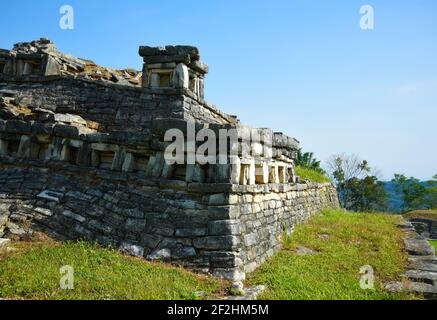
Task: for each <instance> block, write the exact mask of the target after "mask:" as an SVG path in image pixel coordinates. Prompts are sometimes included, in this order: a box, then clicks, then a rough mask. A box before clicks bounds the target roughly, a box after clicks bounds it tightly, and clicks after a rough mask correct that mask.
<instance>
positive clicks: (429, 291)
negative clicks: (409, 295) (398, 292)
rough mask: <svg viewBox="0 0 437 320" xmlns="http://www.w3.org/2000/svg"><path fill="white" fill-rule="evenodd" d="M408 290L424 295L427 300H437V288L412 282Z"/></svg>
mask: <svg viewBox="0 0 437 320" xmlns="http://www.w3.org/2000/svg"><path fill="white" fill-rule="evenodd" d="M406 289H407V290H408V291H409V292H413V293H416V294H421V295H423V296H424V297H425V299H432V300H435V299H437V286H433V285H430V284H427V283H423V282H410V283H409V284H408V286H407V288H406Z"/></svg>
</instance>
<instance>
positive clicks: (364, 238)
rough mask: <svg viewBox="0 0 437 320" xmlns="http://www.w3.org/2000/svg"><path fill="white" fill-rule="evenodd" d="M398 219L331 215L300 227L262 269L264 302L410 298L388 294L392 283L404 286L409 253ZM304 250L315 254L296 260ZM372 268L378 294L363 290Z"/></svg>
mask: <svg viewBox="0 0 437 320" xmlns="http://www.w3.org/2000/svg"><path fill="white" fill-rule="evenodd" d="M398 219H399V217H397V216H393V215H384V214H373V213H367V214H362V213H347V212H344V211H341V210H336V211H335V210H329V211H325V212H323V213H322V214H320V215H318V216H315V217H314V218H312V219H311V220H310V221H309V222H308V223H307V224H303V225H299V226H297V228H296V230H295V232H294V233H293V234H292V235H291V236H289V237H285V239H284V249H283V250H282V251H281V252H279V253H278V254H277V255H275V256H274V257H272V258H271V259H270V260H269V261H267V262H266V263H265V264H264V265H263V266H261V267H260V268H259V269H257V270H256V271H255V272H254V273H253V274H252V275H251V276H250V277H249V281H250V283H252V284H264V285H267V288H268V289H267V291H266V292H265V293H264V294H263V295H262V296H261V297H260V298H261V299H279V300H292V299H303V300H313V299H322V300H325V299H342V300H343V299H346V300H349V299H351V300H352V299H353V300H362V299H366V300H367V299H411V298H415V296H413V295H410V294H404V293H402V294H392V293H388V292H386V291H385V290H384V289H383V284H384V283H385V282H388V281H400V280H401V278H400V275H401V274H402V273H403V272H405V270H406V264H407V254H406V253H405V251H404V250H403V241H402V232H401V231H400V230H399V229H398V228H397V227H396V223H397V222H398V221H399V220H398ZM298 246H303V247H305V248H309V249H312V250H314V251H316V253H315V254H308V255H300V256H299V255H297V253H296V248H297V247H298ZM365 265H370V266H372V268H373V270H374V274H375V287H374V290H363V289H361V287H360V277H361V274H360V268H361V267H362V266H365Z"/></svg>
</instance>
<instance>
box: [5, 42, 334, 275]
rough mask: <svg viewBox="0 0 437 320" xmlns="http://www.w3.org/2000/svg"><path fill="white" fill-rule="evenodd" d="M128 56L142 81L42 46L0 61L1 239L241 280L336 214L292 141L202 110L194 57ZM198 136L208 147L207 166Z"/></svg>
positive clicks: (147, 52)
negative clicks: (37, 241) (106, 253)
mask: <svg viewBox="0 0 437 320" xmlns="http://www.w3.org/2000/svg"><path fill="white" fill-rule="evenodd" d="M35 53H36V54H35ZM139 53H140V55H141V56H142V58H143V61H144V65H143V71H142V72H138V71H135V70H129V69H125V70H113V69H110V68H105V67H100V66H98V65H96V64H94V63H93V62H92V61H89V60H83V59H78V58H74V57H71V56H69V55H65V54H62V53H60V52H59V51H57V49H56V48H55V46H54V44H53V43H52V42H51V41H50V40H48V39H40V40H37V41H32V42H30V43H28V42H26V43H18V44H16V45H15V46H14V48H13V49H12V50H10V51H8V50H6V51H5V50H0V66H1V68H0V237H1V236H3V235H5V236H7V237H12V238H13V237H16V238H29V237H32V236H33V235H35V231H39V230H41V231H44V232H47V233H49V234H51V235H53V236H54V237H56V238H59V239H86V240H92V241H94V240H96V241H98V242H100V243H102V244H103V245H111V246H113V247H117V248H121V249H123V250H125V251H127V252H129V253H131V254H133V255H137V256H144V257H146V258H148V259H160V260H165V261H171V262H173V263H178V264H182V265H184V266H187V267H189V268H191V269H194V270H197V271H200V272H205V273H211V274H213V275H216V276H220V277H224V278H227V279H232V280H241V279H243V278H244V276H245V274H246V273H247V272H251V271H253V270H254V269H255V268H256V267H257V266H259V265H260V264H261V263H262V262H263V261H265V259H267V258H268V257H269V256H271V255H272V254H273V253H274V252H276V251H277V250H279V248H280V246H281V241H280V240H281V236H282V235H283V234H284V232H291V231H292V230H293V228H294V226H295V225H296V224H298V223H301V222H303V221H305V220H307V219H308V218H309V217H311V215H313V214H315V213H316V212H318V211H320V210H322V209H323V208H327V207H338V200H337V196H336V192H335V189H334V188H333V187H332V186H331V185H329V184H320V185H318V184H311V183H309V182H304V183H301V181H300V179H299V177H297V176H296V172H295V167H294V160H295V159H296V154H297V150H298V149H299V141H298V140H296V139H295V138H292V137H289V136H287V135H285V134H283V133H280V132H274V131H273V130H271V129H267V128H251V127H249V126H245V125H242V124H240V123H239V120H238V119H237V118H236V117H235V116H231V115H227V114H225V113H223V112H221V111H220V110H218V109H217V108H216V107H215V106H213V105H211V104H209V103H207V102H206V101H205V100H204V78H205V75H206V73H207V72H208V67H207V65H205V64H204V63H203V62H202V61H201V60H200V54H199V51H198V49H197V48H195V47H189V46H166V47H165V48H161V47H147V46H142V47H140V50H139ZM140 85H141V86H140ZM169 129H173V130H174V129H178V130H176V131H178V135H176V136H174V137H173V138H175V142H174V143H176V141H177V140H178V137H181V136H182V137H181V138H180V140H182V141H177V144H178V146H179V147H181V150H183V151H182V152H180V154H179V155H178V157H179V158H178V160H177V161H176V162H172V161H166V160H168V159H166V157H165V156H164V155H167V156H168V153H166V152H167V148H168V147H169V146H170V145H173V144H174V143H173V141H169V139H168V137H167V138H165V136H166V133H168V132H169ZM206 129H208V130H206ZM201 131H203V134H206V133H207V135H206V136H207V142H208V145H209V143H212V145H215V147H216V148H211V150H210V149H209V147H208V160H207V161H206V162H205V161H203V160H201V158H202V157H200V159H199V158H197V156H198V154H196V151H198V150H197V149H196V148H199V147H201V146H203V143H205V139H204V138H202V135H200V138H199V136H196V137H194V135H195V134H197V133H200V132H201ZM223 134H224V135H223ZM202 139H203V140H202ZM170 140H171V139H170ZM214 140H215V141H214ZM220 140H221V141H220ZM221 142H224V144H225V145H224V146H223V145H221ZM199 149H201V148H199ZM203 150H205V149H203ZM194 155H196V157H194V160H193V156H194ZM201 155H202V154H201ZM188 159H190V160H188ZM179 160H182V161H179ZM223 160H224V161H223Z"/></svg>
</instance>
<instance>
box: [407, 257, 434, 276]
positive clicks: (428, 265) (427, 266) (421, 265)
mask: <svg viewBox="0 0 437 320" xmlns="http://www.w3.org/2000/svg"><path fill="white" fill-rule="evenodd" d="M426 261H427V260H423V261H421V260H417V261H415V262H410V268H412V269H415V270H421V271H430V272H436V273H437V263H432V262H426Z"/></svg>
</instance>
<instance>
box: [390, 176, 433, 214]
mask: <svg viewBox="0 0 437 320" xmlns="http://www.w3.org/2000/svg"><path fill="white" fill-rule="evenodd" d="M392 181H393V182H394V183H395V185H396V189H397V191H398V192H400V193H401V194H402V196H403V207H402V210H403V211H410V210H418V209H430V208H437V175H436V176H434V177H433V179H431V180H429V181H426V182H422V181H420V180H419V179H416V178H414V177H410V178H407V177H406V176H404V175H402V174H395V176H394V179H393V180H392Z"/></svg>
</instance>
